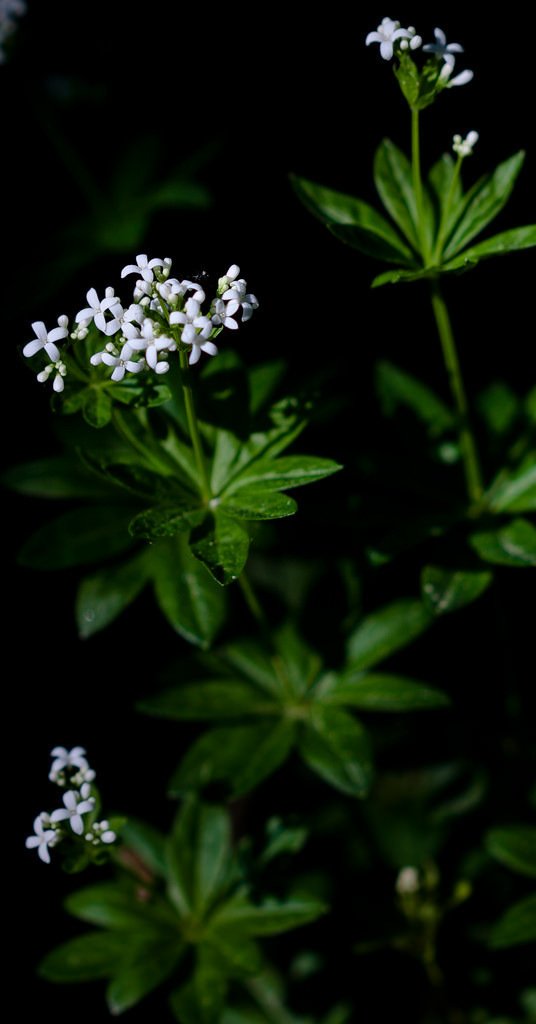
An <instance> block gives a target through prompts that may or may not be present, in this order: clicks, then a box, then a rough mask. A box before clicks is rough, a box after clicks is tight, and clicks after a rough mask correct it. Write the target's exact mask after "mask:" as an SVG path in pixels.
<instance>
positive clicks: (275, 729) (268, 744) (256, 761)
mask: <svg viewBox="0 0 536 1024" xmlns="http://www.w3.org/2000/svg"><path fill="white" fill-rule="evenodd" d="M295 736H296V725H295V723H294V722H292V721H287V720H286V719H283V720H282V721H279V722H277V723H276V724H275V725H273V726H272V728H271V729H270V731H268V729H265V731H264V734H261V731H260V729H259V730H258V732H257V746H256V747H255V749H254V750H252V752H251V754H250V757H249V758H248V760H247V761H245V762H244V763H243V765H242V769H241V771H237V772H236V774H235V776H234V778H233V796H235V797H237V796H243V795H244V793H248V792H249V791H250V789H254V787H255V786H258V784H259V782H261V781H262V780H263V779H265V778H267V777H268V776H269V775H272V773H273V772H275V770H276V768H279V766H280V765H281V764H283V762H284V761H286V759H287V757H288V755H289V754H290V751H291V750H292V747H293V746H294V741H295Z"/></svg>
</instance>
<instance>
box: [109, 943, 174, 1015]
mask: <svg viewBox="0 0 536 1024" xmlns="http://www.w3.org/2000/svg"><path fill="white" fill-rule="evenodd" d="M183 952H184V944H183V943H182V942H181V941H180V939H178V938H176V939H175V941H173V940H172V939H171V937H170V936H168V938H167V941H165V940H163V939H160V940H155V939H153V940H152V941H147V943H145V944H144V945H143V946H142V948H140V949H139V950H137V951H136V953H135V954H134V955H131V956H127V957H126V958H125V962H124V963H123V965H122V966H121V968H120V970H119V971H117V973H114V975H113V978H112V980H111V981H110V983H109V985H108V988H107V989H106V1002H107V1004H108V1009H109V1011H110V1013H112V1014H114V1015H117V1014H119V1013H123V1012H124V1010H128V1009H129V1007H130V1006H135V1005H136V1003H139V1002H140V1000H141V999H143V998H144V997H145V996H147V995H149V993H150V992H152V991H153V990H154V989H155V988H158V986H159V985H161V984H162V982H164V981H165V980H166V978H169V976H170V974H172V973H173V971H174V970H175V968H176V966H177V964H178V963H179V960H180V959H181V957H182V955H183Z"/></svg>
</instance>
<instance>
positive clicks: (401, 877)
mask: <svg viewBox="0 0 536 1024" xmlns="http://www.w3.org/2000/svg"><path fill="white" fill-rule="evenodd" d="M419 886H420V883H419V872H418V871H417V868H413V867H407V868H401V870H400V871H399V872H398V875H397V879H396V882H395V889H396V891H397V892H398V893H400V895H401V896H405V895H407V894H410V893H415V892H418V890H419Z"/></svg>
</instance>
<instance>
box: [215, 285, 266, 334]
mask: <svg viewBox="0 0 536 1024" xmlns="http://www.w3.org/2000/svg"><path fill="white" fill-rule="evenodd" d="M246 289H247V284H246V282H245V280H244V278H243V277H242V278H240V280H239V281H234V282H233V285H232V287H231V288H228V289H227V291H225V292H224V293H223V295H222V297H221V299H217V300H216V302H215V304H214V312H215V315H214V316H213V318H212V322H213V323H214V324H216V326H218V325H219V324H223V326H224V327H230V328H231V330H236V328H237V327H238V324H237V322H236V320H234V319H233V317H234V316H235V314H236V313H238V310H239V309H241V310H242V322H245V321H246V320H249V319H250V317H251V316H252V315H253V312H254V310H256V309H258V308H259V303H258V302H257V299H256V297H255V296H254V295H251V294H248V293H247V292H246Z"/></svg>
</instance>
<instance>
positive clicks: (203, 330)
mask: <svg viewBox="0 0 536 1024" xmlns="http://www.w3.org/2000/svg"><path fill="white" fill-rule="evenodd" d="M130 274H136V275H137V280H136V283H135V287H134V294H133V299H134V301H133V302H132V303H131V304H130V305H128V306H126V305H124V304H123V301H122V300H121V299H120V298H119V297H118V296H117V295H116V294H115V291H114V289H113V288H112V287H110V286H109V287H108V288H106V290H105V293H104V298H102V299H99V296H98V294H97V292H96V291H95V289H94V288H90V290H89V291H88V293H87V295H86V301H87V306H86V307H85V308H84V309H81V310H80V312H79V313H77V315H76V317H75V327H74V330H73V331H72V332H71V335H70V339H71V341H73V342H75V343H76V342H77V341H83V340H84V338H86V337H87V334H88V330H89V327H90V325H91V323H93V324H94V325H95V327H96V328H97V330H98V331H100V333H101V334H103V335H104V336H105V337H106V338H109V339H110V340H109V341H107V342H106V344H105V346H104V348H103V349H102V350H101V351H99V352H95V353H94V355H92V356H91V363H92V365H93V366H99V365H101V364H103V365H104V366H109V367H110V368H111V369H112V373H111V379H112V380H113V381H121V380H123V377H124V376H125V374H126V373H134V374H136V373H140V372H141V371H142V370H152V371H153V372H154V373H157V374H163V373H167V372H168V370H169V366H170V363H169V356H170V355H171V354H172V353H174V352H176V351H177V349H181V350H183V351H188V352H189V359H188V361H189V363H190V364H192V365H193V364H194V363H197V362H198V361H199V359H200V356H201V353H202V352H205V353H206V354H207V355H210V356H214V355H216V354H217V352H218V349H217V347H216V345H215V344H214V338H215V337H216V336H217V335H218V334H219V333H220V332H221V331H222V329H223V328H224V327H226V328H228V329H229V330H236V329H237V328H238V326H239V321H238V319H237V317H238V316H239V315H240V320H241V321H242V322H244V321H246V320H249V319H250V317H251V315H252V313H253V311H254V310H255V309H257V308H258V305H259V304H258V302H257V299H256V298H255V296H254V295H251V294H249V293H248V291H247V284H246V282H245V280H244V278H241V277H239V274H240V267H238V266H237V265H236V264H235V263H234V264H233V265H232V266H231V267H229V269H228V271H227V273H226V274H225V275H224V277H221V278H220V279H219V282H218V288H217V293H216V296H215V297H214V298H213V299H212V301H211V303H210V305H209V308H208V309H207V311H206V312H203V308H202V307H203V304H204V303H205V302H206V294H205V291H204V289H203V288H202V287H201V285H200V284H198V283H197V282H196V281H190V280H188V279H185V280H183V281H179V280H178V278H175V277H171V276H170V274H171V260H170V259H164V260H161V259H148V257H147V256H146V255H145V254H141V255H139V256H137V257H136V263H135V264H134V263H132V264H128V266H126V267H123V270H122V271H121V277H122V278H124V277H127V276H129V275H130ZM32 327H33V330H34V333H35V335H36V338H35V339H34V340H33V341H30V342H28V344H27V345H25V347H24V349H23V355H25V356H27V357H31V356H34V355H36V353H37V352H39V351H41V350H43V351H44V352H45V354H46V355H47V356H48V359H49V360H50V362H49V363H48V364H47V365H46V366H45V368H44V369H43V370H41V372H40V373H39V374H38V375H37V379H38V380H39V381H40V382H43V381H45V380H48V378H49V376H50V375H51V374H52V373H55V376H54V381H53V388H54V390H55V391H58V392H59V391H63V388H64V381H63V378H64V377H65V375H66V373H67V367H66V365H65V363H64V362H63V361H62V357H61V354H60V350H59V349H58V346H57V344H56V343H57V342H59V341H61V340H62V339H64V338H67V337H68V335H69V332H68V329H67V327H68V320H67V317H66V316H60V317H59V318H58V327H54V328H53V329H52V330H51V331H47V329H46V327H45V325H44V323H42V322H41V321H37V322H36V323H34V324H32ZM111 339H113V340H111Z"/></svg>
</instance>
